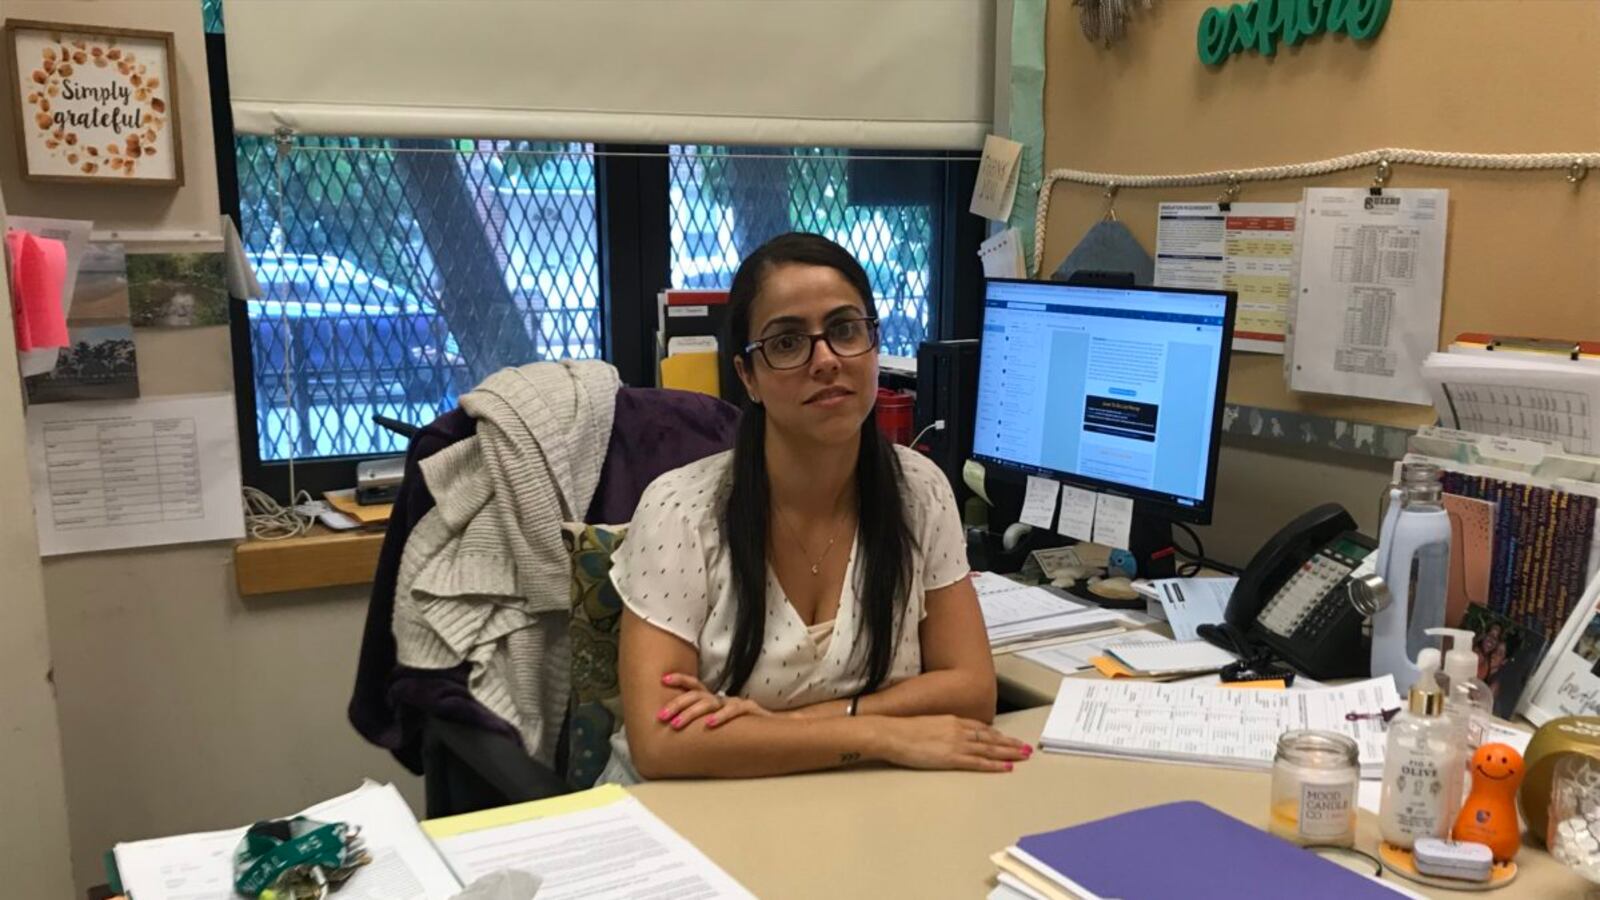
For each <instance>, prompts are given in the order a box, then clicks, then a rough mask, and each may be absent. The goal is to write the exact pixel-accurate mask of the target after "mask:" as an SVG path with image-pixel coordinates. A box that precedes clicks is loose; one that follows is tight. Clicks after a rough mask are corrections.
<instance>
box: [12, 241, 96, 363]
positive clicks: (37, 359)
mask: <svg viewBox="0 0 1600 900" xmlns="http://www.w3.org/2000/svg"><path fill="white" fill-rule="evenodd" d="M6 226H7V227H8V228H19V229H21V230H23V231H26V232H29V233H31V234H36V235H38V236H40V237H47V238H51V239H53V240H57V241H60V242H61V243H62V244H64V245H66V248H67V268H66V277H65V278H64V279H63V281H62V284H61V311H62V313H63V314H65V315H68V316H70V315H71V314H72V299H73V297H74V296H76V291H77V285H78V267H79V265H80V264H82V262H83V255H84V252H85V251H86V250H88V248H89V235H90V234H91V233H92V232H93V230H94V223H93V222H90V221H88V220H84V219H47V218H43V217H40V216H8V217H7V218H6ZM12 299H13V302H15V298H14V297H13V298H12ZM60 354H61V351H60V349H59V348H56V347H43V348H36V349H33V350H19V351H18V352H17V360H18V362H19V363H20V365H21V370H22V374H23V376H24V377H26V376H29V375H43V374H44V373H46V372H48V371H50V370H51V369H53V368H55V365H56V360H57V358H59V356H60Z"/></svg>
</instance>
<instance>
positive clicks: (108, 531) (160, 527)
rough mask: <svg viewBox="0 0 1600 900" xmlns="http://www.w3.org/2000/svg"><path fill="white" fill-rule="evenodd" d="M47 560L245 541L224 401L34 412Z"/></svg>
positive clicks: (31, 442) (31, 452) (229, 414)
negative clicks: (124, 549)
mask: <svg viewBox="0 0 1600 900" xmlns="http://www.w3.org/2000/svg"><path fill="white" fill-rule="evenodd" d="M28 460H29V467H30V469H31V476H32V481H33V502H34V516H35V519H36V521H37V524H38V530H39V552H40V554H41V555H44V556H53V555H58V554H63V553H78V552H84V551H90V550H111V549H117V548H122V547H140V546H150V545H155V544H173V543H185V542H190V541H208V540H223V539H229V538H241V537H243V536H244V511H243V502H242V500H241V499H240V489H239V484H240V477H239V448H238V442H237V440H236V439H235V437H234V410H233V398H232V397H231V396H229V395H227V394H216V395H195V396H180V397H157V398H150V399H140V400H131V401H114V402H105V403H51V404H39V405H35V406H33V407H31V408H30V409H29V410H28Z"/></svg>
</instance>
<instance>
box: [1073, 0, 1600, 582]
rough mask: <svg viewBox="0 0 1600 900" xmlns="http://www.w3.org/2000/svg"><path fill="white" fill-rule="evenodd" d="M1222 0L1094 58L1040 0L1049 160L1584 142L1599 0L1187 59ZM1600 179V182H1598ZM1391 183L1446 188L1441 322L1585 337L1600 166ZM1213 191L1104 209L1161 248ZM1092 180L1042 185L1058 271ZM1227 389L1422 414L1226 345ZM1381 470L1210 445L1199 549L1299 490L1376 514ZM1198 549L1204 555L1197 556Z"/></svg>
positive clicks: (1591, 127)
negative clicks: (1161, 227) (1210, 496)
mask: <svg viewBox="0 0 1600 900" xmlns="http://www.w3.org/2000/svg"><path fill="white" fill-rule="evenodd" d="M1221 5H1225V4H1224V3H1223V2H1222V0H1161V2H1160V3H1157V4H1156V5H1155V7H1154V8H1153V9H1152V10H1151V11H1149V12H1141V13H1138V14H1136V15H1135V16H1134V17H1133V20H1132V21H1131V22H1130V24H1129V26H1128V30H1127V36H1126V37H1125V38H1124V39H1123V40H1122V41H1121V42H1120V43H1118V44H1117V45H1116V46H1114V47H1112V48H1109V49H1108V48H1105V47H1103V46H1100V45H1096V44H1090V43H1089V42H1088V41H1086V40H1084V38H1083V35H1082V33H1081V32H1080V31H1079V28H1078V21H1077V15H1078V10H1077V8H1075V7H1073V6H1072V4H1071V3H1070V2H1067V0H1053V2H1051V3H1050V7H1049V16H1048V23H1047V28H1048V31H1049V33H1048V38H1047V43H1046V51H1047V57H1046V59H1047V76H1046V79H1047V84H1046V88H1045V122H1046V129H1047V135H1046V142H1045V143H1046V147H1045V167H1046V168H1047V169H1050V168H1075V169H1087V170H1092V171H1102V172H1122V173H1152V174H1155V173H1184V172H1195V171H1204V170H1212V169H1230V168H1244V167H1250V166H1263V165H1278V164H1284V163H1294V162H1304V161H1309V160H1314V159H1323V158H1327V157H1331V156H1338V155H1342V154H1345V153H1353V152H1357V151H1361V150H1369V149H1374V148H1378V147H1411V148H1418V149H1436V150H1462V151H1479V152H1493V153H1512V152H1533V151H1564V152H1580V151H1587V152H1591V153H1592V152H1594V151H1596V150H1600V78H1596V77H1595V74H1594V71H1593V66H1592V65H1591V64H1590V63H1588V62H1586V61H1587V60H1592V59H1594V58H1595V57H1596V56H1597V55H1600V2H1593V0H1399V2H1396V3H1395V4H1394V6H1393V9H1392V12H1391V13H1390V16H1389V20H1388V23H1387V24H1386V26H1385V28H1384V30H1383V32H1382V33H1380V34H1379V35H1378V37H1377V39H1376V40H1374V41H1373V42H1371V43H1370V44H1368V45H1362V44H1356V43H1354V42H1352V41H1350V40H1348V39H1347V38H1345V37H1343V36H1338V37H1329V36H1321V37H1316V38H1312V39H1310V40H1308V41H1307V42H1305V43H1304V44H1302V45H1300V46H1299V47H1297V48H1291V49H1287V50H1281V51H1280V52H1279V54H1278V56H1277V57H1276V58H1274V59H1263V58H1261V57H1258V56H1256V55H1255V54H1253V53H1247V54H1244V55H1242V56H1237V57H1234V58H1233V59H1231V60H1230V61H1228V62H1227V63H1226V64H1224V65H1223V66H1221V67H1219V68H1218V69H1214V70H1213V69H1208V68H1206V67H1205V66H1203V65H1201V64H1200V62H1199V59H1198V56H1197V54H1196V51H1195V27H1196V24H1197V23H1198V22H1199V19H1200V15H1201V13H1202V12H1203V11H1204V10H1205V9H1206V8H1207V7H1210V6H1221ZM1596 174H1597V175H1600V173H1596ZM1371 178H1372V172H1370V171H1361V172H1350V173H1346V174H1343V175H1337V176H1330V177H1328V178H1323V179H1317V180H1315V181H1289V182H1279V183H1274V184H1249V185H1246V186H1245V189H1244V193H1243V195H1242V197H1241V199H1243V200H1246V201H1273V200H1294V199H1298V198H1299V196H1300V192H1301V190H1302V189H1303V188H1305V187H1307V186H1309V185H1325V186H1365V185H1367V184H1369V183H1370V181H1371ZM1391 184H1393V185H1394V186H1396V187H1446V188H1449V189H1450V192H1451V195H1450V234H1449V243H1448V250H1447V253H1448V256H1447V271H1446V275H1445V298H1444V317H1443V319H1444V321H1443V327H1442V329H1441V330H1442V332H1443V333H1444V335H1445V336H1446V337H1447V338H1448V337H1452V336H1454V334H1456V333H1457V332H1460V331H1465V330H1482V331H1490V332H1498V333H1511V334H1526V333H1533V334H1539V335H1545V336H1551V337H1554V336H1564V337H1586V338H1590V339H1600V257H1597V256H1596V254H1595V253H1594V249H1595V248H1596V247H1597V246H1600V178H1596V177H1591V178H1590V179H1589V181H1588V183H1587V184H1586V185H1584V187H1583V188H1582V189H1581V190H1574V189H1573V188H1572V187H1571V186H1570V185H1568V184H1567V183H1566V181H1565V180H1564V178H1563V175H1562V174H1561V173H1556V172H1550V173H1544V174H1540V175H1536V176H1535V175H1520V174H1509V173H1471V172H1456V171H1440V170H1421V169H1418V168H1415V167H1406V166H1400V167H1398V168H1397V170H1396V173H1395V177H1394V179H1393V181H1392V182H1391ZM1220 193H1221V189H1220V188H1218V187H1209V188H1197V189H1192V190H1123V191H1122V192H1121V193H1120V196H1119V197H1118V198H1117V204H1116V211H1117V215H1118V218H1119V219H1120V220H1121V221H1122V222H1124V223H1125V224H1127V225H1128V227H1129V228H1130V229H1131V230H1132V231H1133V233H1134V234H1135V235H1137V236H1138V237H1139V239H1140V240H1141V241H1142V242H1143V243H1144V245H1145V247H1146V248H1149V249H1153V248H1154V246H1155V223H1156V216H1155V214H1156V204H1157V203H1158V202H1160V201H1163V200H1189V201H1194V200H1200V201H1205V200H1214V199H1216V198H1217V196H1218V195H1219V194H1220ZM1104 209H1105V203H1104V200H1103V199H1102V194H1101V190H1100V189H1098V188H1091V187H1084V186H1077V185H1061V186H1058V187H1057V188H1056V189H1055V191H1054V193H1053V195H1052V205H1051V208H1050V219H1049V232H1048V240H1047V243H1046V248H1045V253H1044V257H1043V259H1042V263H1043V265H1042V269H1043V270H1044V271H1046V272H1048V271H1051V270H1053V269H1054V267H1055V266H1056V265H1058V264H1059V263H1060V261H1061V260H1062V258H1064V257H1065V256H1066V255H1067V253H1068V252H1069V251H1070V250H1071V248H1072V247H1073V245H1074V244H1076V243H1077V241H1078V239H1079V238H1080V237H1081V236H1082V235H1083V233H1084V232H1085V231H1086V230H1087V229H1088V228H1089V227H1090V226H1091V225H1092V224H1093V223H1094V222H1095V221H1097V220H1098V219H1099V218H1100V217H1101V216H1102V215H1103V213H1104ZM1232 368H1233V372H1232V376H1231V383H1230V386H1229V392H1228V393H1229V398H1230V399H1231V400H1233V401H1235V402H1240V403H1248V404H1253V405H1260V406H1266V407H1271V408H1278V409H1307V410H1310V411H1314V412H1318V413H1321V414H1332V415H1339V416H1343V417H1348V418H1354V419H1363V420H1368V421H1385V422H1394V423H1397V424H1409V425H1415V424H1418V423H1420V422H1422V421H1424V420H1428V419H1431V416H1432V413H1431V410H1429V409H1427V408H1425V407H1415V406H1403V405H1399V404H1387V403H1378V402H1369V401H1362V400H1352V399H1346V398H1332V397H1323V396H1318V395H1309V394H1296V393H1292V392H1290V391H1289V390H1288V389H1287V387H1286V386H1285V384H1284V382H1283V377H1282V360H1281V358H1280V357H1273V356H1264V355H1258V354H1235V356H1234V360H1233V366H1232ZM1383 472H1384V469H1383V467H1381V466H1378V465H1375V464H1372V463H1368V462H1365V461H1362V460H1359V459H1358V458H1355V457H1349V456H1335V455H1319V456H1315V457H1311V456H1305V455H1303V453H1302V451H1299V450H1294V451H1290V450H1287V449H1283V448H1275V447H1273V446H1272V445H1270V444H1260V443H1256V442H1240V441H1231V440H1230V441H1228V442H1227V443H1225V445H1224V451H1223V457H1222V464H1221V474H1220V476H1219V484H1220V488H1219V490H1220V502H1219V506H1218V511H1217V524H1216V525H1215V526H1213V527H1212V528H1211V529H1209V530H1208V531H1207V534H1208V535H1210V537H1209V540H1208V545H1207V550H1209V551H1211V552H1212V554H1213V555H1216V556H1220V557H1222V558H1224V559H1227V560H1229V561H1234V562H1242V561H1244V560H1245V559H1247V558H1248V556H1249V554H1250V552H1251V551H1253V549H1254V547H1255V546H1256V545H1257V544H1259V543H1260V540H1261V539H1262V538H1263V537H1265V536H1266V535H1267V534H1270V529H1272V528H1275V527H1277V526H1278V525H1280V524H1282V522H1283V521H1284V520H1285V519H1287V518H1288V517H1289V516H1290V515H1292V514H1294V513H1297V512H1300V511H1303V510H1304V509H1305V508H1307V507H1309V506H1311V505H1312V504H1313V503H1315V502H1320V501H1324V500H1337V501H1339V502H1342V503H1344V504H1345V505H1346V506H1347V507H1349V508H1350V510H1351V511H1352V512H1353V513H1355V514H1356V516H1357V519H1358V520H1360V521H1363V522H1365V523H1367V527H1368V528H1371V527H1373V526H1372V524H1371V523H1370V519H1371V517H1372V516H1373V514H1374V513H1373V511H1372V509H1373V507H1374V504H1375V497H1376V495H1377V492H1378V491H1379V490H1381V487H1382V484H1383V481H1384V474H1383ZM1213 545H1214V546H1213Z"/></svg>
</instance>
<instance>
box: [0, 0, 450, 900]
mask: <svg viewBox="0 0 1600 900" xmlns="http://www.w3.org/2000/svg"><path fill="white" fill-rule="evenodd" d="M0 14H4V15H5V16H8V17H15V18H27V19H43V20H49V21H63V22H85V23H94V24H101V25H121V26H126V27H134V28H152V29H161V30H170V31H173V32H175V33H176V35H177V52H178V66H179V79H178V83H179V92H180V103H181V104H182V106H181V109H182V122H183V140H184V163H185V170H186V183H185V186H184V187H183V188H181V189H151V188H128V187H98V186H76V185H71V186H67V185H36V184H29V183H25V182H23V181H22V180H21V178H20V176H19V174H18V171H17V168H16V163H15V160H14V158H13V155H12V154H9V153H7V154H5V155H4V158H3V160H0V186H3V189H4V193H5V196H6V199H7V201H8V204H9V206H10V210H11V212H12V213H14V214H19V215H20V214H30V215H55V216H65V217H79V218H88V219H94V220H95V222H96V225H97V227H99V228H103V229H118V230H128V231H173V230H184V231H201V232H204V233H209V234H214V233H216V230H217V216H218V200H217V186H216V175H215V166H216V159H215V154H214V151H213V148H212V143H211V142H212V137H211V115H210V101H209V98H208V91H207V88H206V85H207V82H206V65H205V47H204V38H203V36H202V34H201V23H200V4H199V3H198V2H196V0H121V2H66V0H31V2H21V0H6V2H4V3H0ZM0 110H4V112H3V113H0V131H4V132H5V133H10V132H9V129H10V127H11V122H10V115H11V112H10V106H9V104H3V103H0ZM147 249H153V248H147ZM172 249H181V248H172ZM188 249H211V248H209V247H196V248H188ZM136 338H137V344H138V353H139V363H140V386H141V389H142V391H143V392H144V394H146V395H147V396H148V395H157V394H172V393H187V392H197V391H217V390H230V389H232V387H233V369H232V363H231V359H230V354H229V342H228V330H227V329H226V328H204V329H175V330H140V331H139V332H137V334H136ZM4 340H5V341H8V342H9V340H10V338H9V336H8V337H6V338H4ZM8 348H9V344H8V345H7V347H5V348H0V358H3V359H5V360H7V361H6V362H4V363H3V364H0V370H4V371H5V372H8V373H10V372H14V371H15V367H14V365H13V364H12V363H10V362H9V360H10V358H11V351H10V350H9V349H8ZM6 377H11V378H14V377H15V376H14V375H11V376H4V375H0V395H6V396H5V397H4V398H0V400H5V399H6V398H14V397H15V393H16V389H15V385H14V382H7V381H5V380H3V379H4V378H6ZM21 431H22V424H21V415H20V411H19V409H18V408H17V407H16V404H15V403H14V402H10V403H9V405H8V404H7V403H4V402H0V503H3V504H4V505H0V509H17V508H26V501H25V500H22V501H17V500H15V499H14V498H13V494H14V493H15V492H17V491H25V490H26V481H25V479H26V466H25V461H24V457H23V448H22V446H21V442H20V434H21ZM19 477H20V478H21V479H23V480H22V481H17V479H18V478H19ZM13 482H16V483H15V484H13ZM24 496H25V495H24ZM6 501H12V502H6ZM0 518H3V519H4V521H3V523H0V565H4V570H5V571H6V572H7V577H8V590H7V591H4V592H0V621H5V622H6V628H4V629H0V679H3V680H0V684H4V685H5V688H4V689H3V690H0V721H4V722H6V723H7V725H8V726H9V724H10V722H11V721H12V716H11V711H10V705H11V704H12V703H13V702H17V701H18V700H19V699H20V697H18V698H14V697H13V696H12V695H13V685H16V684H19V683H22V684H23V686H24V687H27V684H26V683H27V682H28V681H29V680H30V679H31V680H32V681H33V683H34V684H35V685H36V684H37V683H38V679H40V678H41V677H42V674H41V672H42V665H43V663H42V658H43V652H42V651H43V641H42V640H37V639H36V640H34V641H33V643H32V644H31V645H30V647H31V649H30V651H29V652H31V654H32V661H30V656H29V653H20V652H19V653H13V652H11V650H10V642H11V641H13V640H24V639H25V637H26V635H27V634H29V633H30V628H29V626H28V619H27V617H26V615H23V616H22V617H21V618H20V619H19V621H20V623H21V627H20V628H14V627H13V625H12V619H11V618H10V609H9V606H10V605H15V604H16V603H19V602H21V603H22V604H23V605H24V606H26V605H27V604H26V598H27V592H28V587H27V586H26V585H27V581H28V577H29V569H30V568H32V569H33V570H34V571H37V563H36V562H34V561H35V560H36V559H37V549H36V545H35V538H34V535H33V531H32V527H31V523H30V522H28V521H27V520H26V519H25V518H16V517H10V516H5V517H0ZM14 571H20V572H21V573H22V581H23V585H24V586H23V588H22V594H21V595H18V594H15V593H13V592H12V590H11V588H12V587H13V585H12V584H11V581H10V577H11V573H12V572H14ZM34 577H35V578H36V577H37V576H34ZM43 582H44V609H45V611H46V612H47V613H48V619H49V653H50V658H51V661H52V662H53V663H54V667H55V681H56V691H57V695H58V701H57V713H58V715H59V720H60V735H61V737H60V745H61V761H62V764H63V765H64V768H65V775H66V795H67V810H68V811H70V833H71V853H72V872H73V874H74V876H75V880H76V882H77V885H78V889H79V891H80V892H81V890H82V888H83V887H85V886H86V885H88V884H91V883H95V882H99V881H103V880H104V876H103V875H102V874H101V863H100V854H101V853H102V852H103V851H104V850H106V849H107V848H109V847H110V846H111V844H113V843H115V842H116V841H120V840H130V839H137V838H143V837H153V836H157V835H161V834H170V833H174V832H181V831H192V830H197V829H212V828H220V827H227V826H233V825H238V824H243V823H246V822H249V821H251V820H253V819H256V818H259V817H262V816H268V815H278V814H283V813H287V812H292V811H293V810H295V809H296V808H298V807H300V806H304V805H307V804H309V803H311V802H313V801H315V800H318V799H321V798H323V797H326V796H329V795H331V794H334V793H337V792H340V791H344V790H348V789H350V788H352V787H354V786H355V785H356V784H357V783H358V781H359V780H360V779H361V778H362V777H365V776H370V777H373V778H378V779H386V780H394V781H396V783H397V784H399V785H400V787H401V789H402V791H404V792H405V793H406V794H407V795H408V797H410V798H411V799H412V801H413V803H416V804H420V798H421V784H420V780H419V779H415V778H413V777H411V776H410V775H409V774H408V773H406V772H404V770H402V769H401V768H400V767H399V766H398V765H396V764H395V763H394V762H393V761H392V760H391V759H390V758H389V756H388V754H386V753H384V752H382V751H379V750H376V749H374V748H372V747H370V746H369V745H367V744H366V743H365V742H363V741H362V740H361V738H360V737H359V736H357V735H356V733H355V731H354V730H353V729H351V728H350V726H349V725H348V724H347V723H346V721H345V717H344V707H345V703H346V702H347V700H348V699H349V691H350V686H351V684H352V682H353V679H354V673H355V655H356V649H357V646H358V642H359V639H360V632H361V624H362V621H363V617H364V615H365V611H366V601H365V589H354V588H346V589H337V590H329V591H322V592H315V593H310V594H299V595H285V596H277V597H268V598H262V599H259V600H244V599H241V598H240V597H239V595H238V593H237V591H235V590H234V587H233V571H232V552H231V548H230V547H229V546H228V545H227V544H221V543H216V544H196V545H188V546H182V547H172V548H165V549H151V550H132V551H124V552H117V553H98V554H87V555H82V556H75V557H65V558H54V559H50V560H46V561H45V562H44V564H43ZM34 602H35V605H37V601H34ZM41 629H42V624H41ZM31 633H32V634H33V635H34V637H35V638H38V636H39V635H40V633H41V632H40V630H38V629H35V630H32V632H31ZM29 690H30V691H32V692H33V693H37V692H38V691H37V690H36V689H33V688H30V689H29ZM24 693H26V692H24ZM34 705H35V707H37V705H38V704H37V701H35V703H34ZM46 711H48V709H47V708H46ZM19 714H20V713H19ZM30 715H31V717H32V718H33V719H37V718H38V716H39V713H38V711H37V709H35V710H34V711H33V712H32V713H30ZM30 721H31V720H30ZM51 725H52V728H53V723H51ZM10 739H11V732H10V731H9V730H8V729H0V759H4V760H6V765H5V766H3V767H0V779H5V778H6V777H7V776H8V774H9V773H10V772H11V771H12V770H13V766H12V762H11V761H12V759H13V756H12V753H11V749H10V744H9V743H7V742H8V741H9V740H10ZM46 743H49V744H50V745H51V746H53V744H54V735H53V734H52V735H51V736H50V739H49V741H48V742H46V741H45V739H44V738H43V737H36V738H32V739H31V743H30V744H29V745H28V746H34V747H35V751H34V752H36V753H37V752H40V751H39V749H38V748H42V747H44V746H45V744H46ZM18 752H19V754H20V753H21V750H20V749H19V751H18ZM16 758H24V757H23V756H21V755H19V756H18V757H16ZM39 771H41V772H43V773H44V774H46V775H48V774H49V771H48V766H44V765H43V764H41V768H40V769H39ZM39 781H40V783H39V784H37V785H36V784H32V783H30V784H29V785H28V788H29V789H30V790H35V791H38V790H47V789H48V784H49V782H50V779H49V778H41V779H39ZM7 787H8V786H7V785H6V784H5V782H4V781H3V780H0V796H5V797H6V798H7V800H8V801H9V799H10V798H11V797H12V796H15V795H13V794H12V793H11V791H10V790H8V789H6V788H7ZM57 790H59V788H57ZM23 796H26V794H24V795H23ZM59 807H60V803H59V801H57V802H55V803H53V804H51V803H47V802H43V801H42V800H41V802H38V803H30V804H27V805H26V806H23V807H19V808H26V809H30V810H32V809H40V810H48V809H52V808H59ZM7 808H8V809H9V808H12V807H11V806H10V804H9V803H8V804H7ZM47 819H48V813H40V814H38V816H35V815H33V814H32V813H30V815H29V816H28V817H24V819H23V820H22V821H21V822H18V823H17V824H21V825H23V826H25V827H27V828H29V829H37V830H38V831H39V832H40V833H41V836H42V837H47V835H48V832H49V825H50V823H49V822H48V821H47ZM6 827H7V826H5V825H0V834H5V832H4V830H3V829H5V828H6ZM30 838H32V836H31V835H30ZM34 849H35V850H36V852H38V854H39V855H40V856H41V857H44V856H47V855H48V854H49V850H50V848H49V847H48V846H43V847H37V848H34ZM8 862H9V860H8V859H6V857H5V856H4V854H3V853H0V872H6V873H7V874H8V876H9V873H10V872H11V871H13V869H14V867H13V866H10V865H8V864H7V863H8ZM6 893H7V896H10V891H9V889H8V891H7V892H6ZM18 896H40V897H44V896H66V895H65V893H64V892H63V891H61V890H48V891H45V890H41V891H37V892H34V891H25V892H23V893H21V894H18Z"/></svg>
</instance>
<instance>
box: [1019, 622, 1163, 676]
mask: <svg viewBox="0 0 1600 900" xmlns="http://www.w3.org/2000/svg"><path fill="white" fill-rule="evenodd" d="M1172 643H1176V642H1175V641H1173V640H1172V638H1169V637H1167V636H1165V635H1161V634H1157V633H1155V632H1153V631H1133V632H1118V633H1116V634H1108V635H1103V636H1100V637H1093V638H1084V639H1082V640H1074V641H1072V642H1071V643H1063V644H1055V645H1052V646H1049V647H1034V648H1032V649H1029V650H1019V651H1017V655H1018V656H1020V657H1022V658H1023V659H1026V660H1028V661H1029V662H1034V663H1038V664H1039V665H1041V666H1044V667H1045V668H1047V669H1054V670H1055V671H1057V672H1060V673H1061V674H1063V675H1071V674H1073V673H1074V672H1081V671H1083V670H1084V669H1092V668H1094V663H1093V662H1091V660H1093V659H1094V658H1095V657H1097V656H1104V655H1106V653H1107V652H1108V651H1109V650H1111V648H1112V647H1140V646H1150V647H1157V646H1161V645H1162V644H1172Z"/></svg>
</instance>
